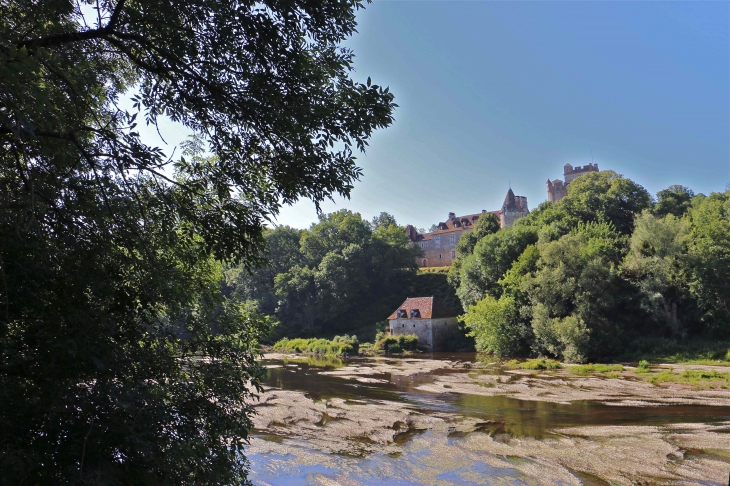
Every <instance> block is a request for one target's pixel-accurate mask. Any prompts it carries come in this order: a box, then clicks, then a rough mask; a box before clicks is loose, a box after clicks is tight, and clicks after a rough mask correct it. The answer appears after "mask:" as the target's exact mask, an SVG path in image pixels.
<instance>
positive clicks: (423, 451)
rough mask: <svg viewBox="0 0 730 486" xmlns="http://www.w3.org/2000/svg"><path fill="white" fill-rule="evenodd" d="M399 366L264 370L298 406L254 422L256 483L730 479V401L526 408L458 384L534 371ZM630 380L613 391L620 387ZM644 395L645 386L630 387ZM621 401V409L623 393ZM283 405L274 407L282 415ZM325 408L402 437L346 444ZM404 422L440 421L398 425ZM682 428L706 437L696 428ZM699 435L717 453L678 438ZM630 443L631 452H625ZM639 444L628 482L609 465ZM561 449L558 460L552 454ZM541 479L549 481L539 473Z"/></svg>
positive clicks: (448, 364)
mask: <svg viewBox="0 0 730 486" xmlns="http://www.w3.org/2000/svg"><path fill="white" fill-rule="evenodd" d="M403 363H404V362H403V361H401V360H397V359H382V358H381V359H374V358H359V359H354V360H350V361H341V360H337V359H313V358H309V359H306V358H303V359H286V358H285V359H269V360H266V361H264V364H265V365H266V366H267V367H268V368H269V369H268V372H267V373H268V375H267V378H266V380H265V385H266V386H267V387H269V388H270V391H269V393H279V394H280V395H281V394H282V393H284V392H296V394H295V393H291V394H290V395H287V397H294V398H295V399H297V400H301V401H298V402H296V403H291V404H289V403H288V402H284V401H281V402H275V401H274V402H272V403H281V404H284V403H286V406H287V407H289V411H288V412H287V414H284V415H283V416H280V417H279V418H278V419H277V420H278V422H277V421H276V420H273V419H269V422H268V425H266V424H267V422H266V421H264V422H261V423H263V424H265V425H261V424H259V426H260V429H258V430H256V431H255V433H254V435H253V438H252V441H251V446H250V449H249V452H248V454H247V457H248V460H249V461H250V464H251V471H252V474H251V479H252V480H253V481H254V483H255V484H384V485H385V484H388V485H390V484H392V485H405V484H610V483H616V482H619V483H623V482H625V483H626V484H629V483H632V482H635V481H642V480H646V481H649V482H656V483H662V484H685V483H694V484H725V482H724V480H722V479H720V476H719V475H720V474H721V472H722V469H723V467H724V465H725V464H727V469H728V471H730V435H728V434H727V432H728V431H730V407H729V406H724V405H717V403H721V404H722V403H723V402H722V400H723V399H724V398H727V399H728V401H727V404H728V405H730V396H727V397H724V396H723V395H721V396H720V401H719V402H718V401H717V399H716V398H714V399H715V401H714V402H713V403H715V404H714V405H695V404H691V403H690V404H688V403H687V400H684V401H682V400H678V401H679V402H680V403H678V404H671V405H667V404H666V403H664V404H662V406H656V404H649V405H647V404H646V403H650V402H647V400H646V397H643V400H635V401H636V402H637V403H639V405H638V406H626V405H623V406H616V404H615V403H613V402H612V401H611V400H605V399H604V400H601V401H599V400H586V399H577V400H570V401H568V402H566V401H564V400H561V401H560V402H556V401H542V400H539V399H537V400H536V399H530V400H525V399H519V398H514V397H512V396H509V394H476V393H469V392H468V391H469V390H471V389H466V391H467V392H465V391H464V389H461V388H460V387H459V386H458V384H460V383H462V382H465V381H466V382H474V383H478V384H481V385H484V384H485V383H487V385H489V383H490V382H489V380H490V379H492V381H494V380H496V383H497V384H498V386H499V384H501V383H505V385H504V386H505V387H507V386H508V385H507V384H508V383H510V382H526V380H528V379H536V378H535V376H534V375H535V374H534V373H533V375H532V376H528V375H525V376H524V377H522V376H520V375H514V374H508V373H505V371H504V370H502V369H500V368H499V367H481V368H480V367H477V366H474V365H477V364H478V363H479V361H478V357H477V355H475V354H459V355H453V354H443V355H439V354H434V355H429V356H428V357H427V359H423V360H410V361H409V362H408V363H407V364H408V366H406V367H405V368H404V366H403ZM440 363H444V367H440ZM421 368H423V369H421ZM338 370H340V371H338ZM341 370H344V372H342V371H341ZM389 370H390V371H389ZM338 373H339V374H338ZM485 375H487V376H485ZM539 379H540V380H541V381H542V382H543V383H548V387H549V383H550V380H555V383H556V386H557V384H560V386H562V387H566V386H569V387H574V388H576V389H580V390H581V391H582V390H584V389H585V388H584V385H583V381H580V382H578V381H571V380H570V379H567V378H565V376H557V375H556V374H550V373H545V374H544V376H543V375H541V376H540V377H539ZM460 380H461V381H460ZM480 380H481V381H480ZM485 380H486V381H485ZM627 380H628V378H626V379H624V380H614V381H617V382H618V381H622V383H621V385H625V382H626V381H627ZM584 381H586V382H587V383H589V384H593V383H595V385H592V386H594V387H595V386H603V387H604V388H605V387H606V384H605V383H606V380H600V379H598V378H593V379H592V381H589V380H584ZM436 383H441V385H439V386H440V388H438V389H434V388H433V387H434V384H436ZM446 383H452V384H453V383H456V384H457V385H449V384H446ZM640 385H641V386H643V385H644V383H643V382H642V383H639V382H638V381H637V386H640ZM490 386H491V385H490ZM525 386H530V385H529V384H528V385H525ZM486 391H487V392H488V393H492V392H491V390H486ZM300 395H301V398H298V397H299V396H300ZM617 395H619V396H618V398H621V399H624V400H625V399H626V392H625V391H621V392H620V393H619V392H617ZM578 398H580V396H578ZM629 398H630V397H629ZM280 399H281V397H280ZM287 399H290V398H287ZM281 404H279V405H273V407H274V408H275V407H279V409H281V408H282V407H283V406H284V405H281ZM320 404H324V405H321V406H324V407H327V406H329V407H330V408H327V410H328V411H329V410H335V411H337V413H339V416H338V417H339V419H338V420H339V422H338V423H337V424H336V425H337V426H339V427H341V426H342V422H346V423H352V424H353V427H354V428H357V426H360V425H361V424H362V423H365V422H367V423H368V424H369V423H370V422H373V421H374V422H375V423H376V424H375V425H372V427H373V430H375V431H376V432H377V430H376V429H377V428H378V427H379V425H378V424H377V421H378V420H381V418H382V420H383V425H382V429H383V430H386V431H387V430H390V429H398V428H399V427H402V428H403V429H402V430H401V429H398V432H397V433H395V434H392V435H393V438H392V440H391V441H388V440H381V439H380V437H382V434H380V435H377V437H376V438H375V439H373V437H375V435H374V432H373V433H371V432H369V431H368V430H365V432H362V436H357V435H356V434H355V433H354V432H353V434H355V435H354V436H351V437H346V436H347V434H344V436H343V434H342V432H340V431H339V429H334V426H332V425H329V424H328V422H331V423H334V419H332V418H331V417H330V415H333V416H334V414H332V413H330V415H328V414H327V413H326V412H322V411H321V410H322V408H321V406H320ZM348 404H354V405H352V407H356V410H355V409H351V408H348ZM307 406H311V407H318V406H319V407H320V409H318V410H319V412H316V411H315V417H314V418H309V417H310V416H311V413H310V414H309V415H306V414H303V415H301V417H300V416H298V415H297V413H299V412H301V411H302V408H306V407H307ZM399 406H400V407H401V409H402V410H399ZM269 408H271V407H269ZM343 410H345V412H343ZM401 411H405V413H407V414H408V418H407V419H403V420H401V421H400V422H398V421H393V422H392V423H391V422H389V421H388V420H389V417H388V416H389V415H392V414H396V413H401ZM260 412H262V415H264V416H265V415H266V414H267V413H274V412H275V411H274V410H267V409H266V407H262V408H261V409H260ZM316 413H319V415H316ZM347 414H350V415H347ZM411 417H415V418H416V421H417V420H426V419H433V420H436V422H428V423H427V424H426V425H415V426H414V425H413V424H411V426H410V427H408V426H406V425H402V423H403V422H409V421H410V420H411ZM261 420H263V417H262V419H261ZM315 420H316V422H315ZM393 420H395V419H393ZM409 423H410V422H409ZM414 423H415V422H414ZM271 424H274V425H271ZM673 424H682V426H681V427H682V429H681V430H679V432H678V429H676V427H678V426H676V427H675V426H674V425H673ZM687 424H697V425H696V427H704V426H711V427H713V428H711V429H710V430H706V429H705V428H692V427H693V426H689V425H687ZM368 426H369V425H368ZM298 427H301V428H298ZM366 427H367V426H366ZM673 427H675V428H673ZM688 427H689V428H690V429H691V430H689V429H688ZM332 430H334V432H330V431H332ZM358 430H359V429H358ZM687 430H689V432H686V431H687ZM566 431H567V432H566ZM571 431H576V432H575V433H573V432H571ZM586 431H588V432H586ZM617 431H618V432H617ZM682 431H684V432H682ZM381 432H382V431H381ZM368 433H370V435H369V436H368ZM682 433H684V435H681V434H682ZM328 434H332V435H331V437H330V436H329V435H328ZM593 434H597V435H596V436H595V437H594V436H593ZM606 434H609V435H608V436H606ZM647 434H648V435H647ZM678 434H679V435H678ZM701 434H704V435H702V437H705V436H706V435H707V434H711V435H710V436H709V437H710V439H708V440H709V442H708V443H709V444H710V445H711V446H712V447H707V448H706V450H705V449H699V448H693V447H689V446H687V445H686V444H683V443H680V439H676V437H680V438H681V440H684V441H685V442H687V441H690V440H693V439H695V438H698V437H700V435H701ZM723 434H724V435H723ZM606 437H608V438H606ZM717 437H720V438H721V439H719V441H720V443H721V442H722V440H724V439H725V438H727V439H728V440H727V442H728V446H727V450H724V449H722V447H721V445H720V446H718V445H717V443H718V439H717ZM319 439H321V440H319ZM632 440H633V441H634V443H630V441H632ZM713 440H714V442H713ZM339 441H342V443H343V444H345V443H346V444H355V446H357V445H358V444H365V445H364V446H363V449H358V448H357V447H354V448H353V447H350V445H346V446H339V445H338V446H334V445H333V446H332V447H331V448H329V446H328V442H329V443H330V444H336V443H339ZM637 441H638V442H637ZM642 441H644V442H645V443H646V444H647V446H646V448H647V449H646V450H645V451H637V452H636V453H637V454H641V453H647V454H649V455H651V457H650V458H649V459H647V461H646V462H647V464H645V466H646V467H643V466H642V461H637V462H638V463H639V465H638V466H636V467H633V466H631V467H629V465H628V463H629V462H631V461H630V460H629V461H628V462H627V466H626V468H628V469H627V471H628V473H625V472H621V473H620V474H618V473H617V475H613V470H612V469H611V467H610V466H607V465H606V460H609V461H610V460H611V458H612V457H613V456H614V455H616V457H617V458H618V456H619V455H621V456H627V457H629V458H630V457H631V455H632V448H634V449H636V447H637V444H641V443H642ZM379 444H380V445H379ZM609 445H610V447H609ZM381 446H382V447H381ZM338 447H339V448H338ZM639 447H640V448H641V446H640V445H639ZM561 448H562V449H564V452H562V453H558V452H557V451H559V450H561ZM576 448H583V449H585V450H586V454H590V458H584V457H582V455H581V454H580V453H579V452H576V450H575V449H576ZM588 451H590V452H588ZM512 453H513V454H512ZM662 454H663V456H662ZM602 455H603V456H602ZM573 456H575V457H573ZM652 461H653V463H652V464H649V463H650V462H652ZM675 463H676V464H675ZM642 467H643V469H642ZM543 469H544V471H545V474H544V475H543V474H542V473H541V472H540V471H541V470H543ZM618 469H620V467H619V466H618V465H617V469H616V470H617V471H618ZM685 469H687V470H688V471H689V472H686V471H685ZM632 471H633V473H632ZM697 471H699V472H697ZM632 474H635V475H634V476H632ZM724 477H725V478H726V477H727V475H726V476H724ZM622 478H623V479H622ZM718 479H720V480H719V481H718Z"/></svg>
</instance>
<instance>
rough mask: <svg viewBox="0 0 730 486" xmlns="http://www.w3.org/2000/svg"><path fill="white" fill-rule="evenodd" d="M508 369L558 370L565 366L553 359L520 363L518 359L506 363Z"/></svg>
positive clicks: (529, 360)
mask: <svg viewBox="0 0 730 486" xmlns="http://www.w3.org/2000/svg"><path fill="white" fill-rule="evenodd" d="M505 366H506V367H507V368H512V369H521V370H558V369H560V368H562V367H563V366H562V365H561V364H560V363H558V362H557V361H555V360H553V359H543V358H541V359H528V360H527V361H522V362H520V361H518V360H516V359H513V360H510V361H507V362H506V363H505Z"/></svg>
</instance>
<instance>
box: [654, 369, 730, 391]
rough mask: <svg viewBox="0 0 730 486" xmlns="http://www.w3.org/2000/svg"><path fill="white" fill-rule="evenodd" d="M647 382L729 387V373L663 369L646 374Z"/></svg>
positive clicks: (697, 386)
mask: <svg viewBox="0 0 730 486" xmlns="http://www.w3.org/2000/svg"><path fill="white" fill-rule="evenodd" d="M646 376H647V381H648V382H649V383H654V384H655V385H658V384H660V383H678V384H682V385H691V386H693V387H696V388H725V389H728V388H730V373H723V372H720V371H695V370H685V371H683V372H682V373H681V374H680V373H674V372H673V371H671V370H663V371H660V372H659V373H657V374H650V375H646Z"/></svg>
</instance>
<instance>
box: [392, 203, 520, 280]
mask: <svg viewBox="0 0 730 486" xmlns="http://www.w3.org/2000/svg"><path fill="white" fill-rule="evenodd" d="M487 212H490V213H492V214H494V215H495V216H496V217H497V219H498V220H499V223H500V227H502V228H505V227H507V226H510V225H512V223H514V222H515V221H516V220H517V219H519V218H521V217H523V216H526V215H527V214H529V212H530V211H529V210H528V208H527V198H526V197H525V196H515V193H514V192H512V189H510V190H509V191H507V195H506V196H505V198H504V203H503V204H502V208H501V209H499V210H497V211H486V210H485V209H482V211H481V212H480V213H475V214H467V215H466V216H456V215H455V214H454V213H449V218H448V219H447V220H446V221H444V222H442V223H439V224H438V229H437V230H436V231H432V232H429V233H424V234H421V233H419V232H418V231H417V230H416V228H414V227H413V226H411V225H408V226H407V227H406V234H407V235H408V239H409V240H410V245H411V247H413V246H419V247H421V249H422V250H423V256H422V257H420V258H418V259H417V261H416V263H417V264H418V266H419V267H446V266H449V265H451V263H452V262H453V261H454V260H455V259H456V257H457V254H456V243H457V242H458V241H459V238H460V237H461V235H462V234H463V233H467V232H469V231H471V230H472V229H473V228H474V224H475V223H476V221H477V218H479V216H481V215H482V214H486V213H487Z"/></svg>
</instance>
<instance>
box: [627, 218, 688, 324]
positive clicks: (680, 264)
mask: <svg viewBox="0 0 730 486" xmlns="http://www.w3.org/2000/svg"><path fill="white" fill-rule="evenodd" d="M688 233H689V221H687V220H686V219H680V218H677V217H675V216H674V215H673V214H671V213H670V214H668V215H666V216H665V217H663V218H657V217H655V216H654V215H652V214H651V213H650V212H649V211H644V212H643V213H642V214H641V215H640V216H639V217H637V219H636V227H635V229H634V233H633V235H632V236H631V251H630V252H629V254H628V255H627V257H626V261H625V262H624V265H623V272H624V274H626V276H627V278H628V279H629V280H632V281H633V282H635V283H636V285H637V286H638V288H639V289H640V290H641V292H642V306H643V308H644V309H645V310H646V311H647V312H648V314H649V315H650V316H651V318H652V320H653V321H654V322H655V324H656V329H653V330H649V332H652V331H653V333H657V332H658V333H659V334H667V335H668V336H672V337H680V336H681V335H682V334H686V332H687V324H689V323H690V322H691V321H692V320H694V318H695V317H696V316H695V310H696V305H695V304H694V302H693V299H692V298H691V296H690V294H689V274H690V268H691V265H690V262H689V257H688V251H687V243H688Z"/></svg>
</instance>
